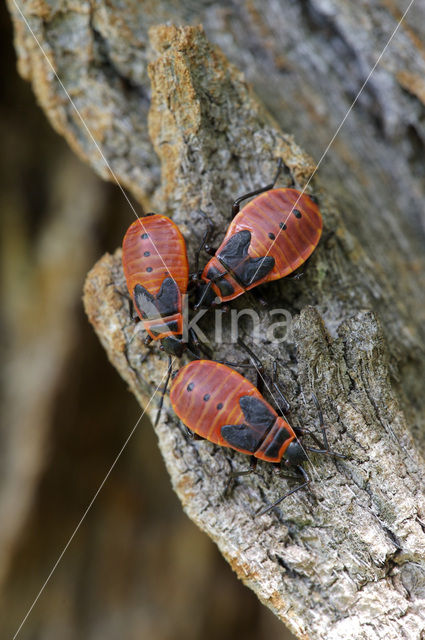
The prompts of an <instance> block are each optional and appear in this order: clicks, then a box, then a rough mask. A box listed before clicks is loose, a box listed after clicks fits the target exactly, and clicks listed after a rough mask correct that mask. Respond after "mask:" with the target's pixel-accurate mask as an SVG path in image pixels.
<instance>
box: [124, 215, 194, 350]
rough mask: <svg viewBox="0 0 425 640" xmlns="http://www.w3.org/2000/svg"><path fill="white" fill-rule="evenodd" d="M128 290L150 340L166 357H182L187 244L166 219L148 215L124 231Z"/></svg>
mask: <svg viewBox="0 0 425 640" xmlns="http://www.w3.org/2000/svg"><path fill="white" fill-rule="evenodd" d="M122 263H123V269H124V275H125V278H126V281H127V288H128V291H129V293H130V295H131V298H132V300H133V304H134V307H135V309H136V311H137V314H138V315H139V317H140V318H141V320H142V321H143V324H144V327H145V329H146V331H147V332H148V334H149V337H150V339H151V340H161V343H162V346H163V348H164V350H165V351H167V352H168V353H169V354H172V355H176V356H181V355H182V353H183V351H184V350H185V348H186V346H187V345H185V344H184V343H183V341H182V334H183V316H182V295H183V294H185V293H186V291H187V285H188V280H189V265H188V261H187V253H186V244H185V241H184V238H183V236H182V234H181V232H180V231H179V229H178V228H177V226H176V225H175V224H174V222H172V221H171V220H170V219H169V218H167V217H165V216H161V215H158V214H151V215H149V216H146V217H144V218H143V224H142V223H141V221H140V220H136V221H135V222H133V224H132V225H131V226H130V227H129V229H128V230H127V233H126V234H125V236H124V240H123V247H122Z"/></svg>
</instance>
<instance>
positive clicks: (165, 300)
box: [156, 278, 180, 318]
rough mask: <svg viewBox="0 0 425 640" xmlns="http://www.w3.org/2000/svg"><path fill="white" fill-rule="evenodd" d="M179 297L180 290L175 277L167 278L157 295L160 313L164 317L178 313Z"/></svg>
mask: <svg viewBox="0 0 425 640" xmlns="http://www.w3.org/2000/svg"><path fill="white" fill-rule="evenodd" d="M179 299H180V290H179V288H178V286H177V282H176V281H175V280H173V278H165V280H163V282H162V285H161V288H160V290H159V293H158V295H157V296H156V306H157V309H158V311H159V313H160V315H161V316H162V317H163V318H164V317H166V316H172V315H174V314H175V313H178V311H179Z"/></svg>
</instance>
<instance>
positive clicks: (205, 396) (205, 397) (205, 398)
mask: <svg viewBox="0 0 425 640" xmlns="http://www.w3.org/2000/svg"><path fill="white" fill-rule="evenodd" d="M210 398H211V396H210V394H209V393H206V394H205V395H204V402H207V400H209V399H210Z"/></svg>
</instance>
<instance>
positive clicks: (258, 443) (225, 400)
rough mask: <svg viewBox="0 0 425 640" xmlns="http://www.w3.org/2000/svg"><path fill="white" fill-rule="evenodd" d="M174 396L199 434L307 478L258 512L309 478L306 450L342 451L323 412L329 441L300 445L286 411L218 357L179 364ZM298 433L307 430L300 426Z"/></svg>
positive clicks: (179, 410) (179, 411) (179, 413)
mask: <svg viewBox="0 0 425 640" xmlns="http://www.w3.org/2000/svg"><path fill="white" fill-rule="evenodd" d="M170 400H171V404H172V407H173V409H174V411H175V413H176V414H177V416H178V417H179V418H180V420H182V422H183V423H184V424H185V425H186V426H187V427H188V428H189V429H190V430H191V431H193V432H194V433H195V434H197V436H200V437H201V438H205V439H207V440H209V441H210V442H214V443H215V444H218V445H220V446H223V447H230V448H232V449H235V450H236V451H240V452H241V453H245V454H248V455H251V456H252V459H251V460H252V462H253V463H254V464H255V463H256V459H260V460H264V461H266V462H273V463H280V462H282V461H284V463H285V464H286V465H288V466H293V467H295V468H296V470H297V471H298V472H299V473H300V474H301V477H302V479H303V482H302V483H301V484H300V485H298V486H297V487H295V489H292V490H291V491H289V492H288V493H286V494H285V495H284V496H282V497H281V498H279V500H277V501H276V502H275V503H274V504H273V505H272V506H271V507H268V508H267V509H265V510H263V511H261V513H260V514H258V515H262V514H263V513H266V511H269V510H270V509H271V508H273V507H274V506H276V505H277V504H279V503H280V502H281V501H282V500H283V499H284V498H286V497H287V496H289V495H291V494H292V493H295V491H298V490H299V489H302V488H303V487H305V486H307V485H308V484H309V483H310V482H311V480H310V478H309V476H308V474H307V472H306V471H305V470H304V469H303V467H302V463H303V462H304V461H305V460H306V459H307V455H306V451H312V452H316V453H327V454H330V455H336V456H339V454H335V453H334V452H331V451H330V449H329V445H328V442H327V438H326V432H325V430H324V426H323V418H322V415H321V412H320V416H321V428H322V433H323V435H324V442H325V444H324V445H323V446H322V443H320V441H319V440H318V439H317V438H315V437H314V440H315V441H316V442H318V444H320V445H321V448H320V449H314V448H312V447H309V446H306V445H303V444H301V441H300V439H299V437H298V433H297V430H294V429H293V428H292V427H291V426H290V425H289V424H288V422H287V421H286V420H285V418H284V417H283V414H282V412H280V414H281V415H278V413H277V412H276V411H275V410H274V409H273V407H272V406H271V405H270V404H269V403H268V402H267V401H266V400H265V399H264V398H263V396H262V394H261V393H260V391H259V390H258V389H257V388H256V387H255V386H254V385H253V384H252V383H251V382H250V381H249V380H247V379H246V378H245V377H243V376H242V375H241V374H240V373H238V372H237V371H235V370H234V369H232V368H230V367H229V366H227V365H225V364H222V363H219V362H214V361H212V360H196V361H194V362H191V363H189V364H187V365H186V366H184V367H183V368H182V369H180V371H179V372H178V373H177V375H176V376H175V377H174V380H173V382H172V385H171V389H170ZM288 406H289V405H288ZM298 432H301V433H303V432H302V430H298ZM254 464H252V465H251V468H252V469H253V468H254ZM246 473H247V472H246V471H244V472H239V473H234V474H232V475H233V476H236V475H241V474H242V475H244V474H246Z"/></svg>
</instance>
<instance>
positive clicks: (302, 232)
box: [195, 161, 322, 307]
mask: <svg viewBox="0 0 425 640" xmlns="http://www.w3.org/2000/svg"><path fill="white" fill-rule="evenodd" d="M282 167H283V163H282V161H279V165H278V170H277V173H276V176H275V178H274V180H273V182H272V183H271V184H269V185H267V186H266V187H263V188H261V189H258V190H256V191H251V192H250V193H247V194H245V195H243V196H241V197H240V198H238V199H237V200H235V202H234V203H233V208H232V212H233V216H234V219H233V220H232V222H231V224H230V226H229V228H228V230H227V233H226V235H225V237H224V239H223V241H222V243H221V245H220V246H219V248H218V249H217V250H215V255H214V257H213V258H211V260H210V261H209V262H208V263H207V265H206V266H205V268H204V270H203V272H202V274H201V279H202V280H203V281H204V283H206V284H205V285H203V286H201V293H200V295H199V301H198V303H197V304H196V305H195V307H199V306H201V304H203V305H205V306H208V305H209V304H211V303H212V301H213V298H214V296H213V295H212V291H211V288H212V289H213V292H214V294H215V295H216V296H217V297H218V299H219V301H220V302H226V301H229V300H233V299H235V298H237V297H238V296H240V295H242V294H243V293H245V291H249V290H250V289H252V288H253V287H257V286H258V285H260V284H263V283H265V282H271V281H272V280H278V279H280V278H284V277H285V276H288V275H289V274H291V273H292V272H293V271H295V270H296V269H298V267H300V266H301V265H302V264H303V263H304V262H305V261H306V260H307V258H309V256H310V255H311V254H312V253H313V251H314V249H315V248H316V247H317V245H318V243H319V240H320V236H321V234H322V216H321V214H320V211H319V208H318V206H317V204H316V202H315V198H313V197H311V196H308V195H307V194H305V193H301V192H300V191H297V190H296V189H292V188H285V189H283V188H282V189H274V185H275V183H276V181H277V178H278V176H279V173H280V171H281V170H282ZM253 196H256V197H255V198H254V199H253V200H251V201H250V202H249V203H248V204H246V205H245V206H244V207H243V209H242V210H241V211H239V209H240V203H241V202H242V201H243V200H245V199H246V198H250V197H253ZM209 252H210V253H214V250H209Z"/></svg>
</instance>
